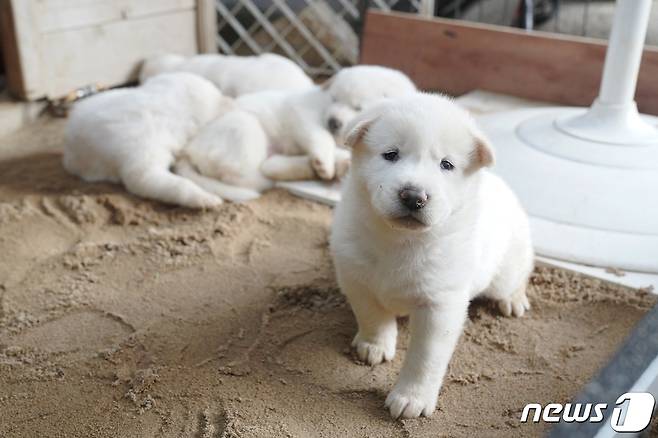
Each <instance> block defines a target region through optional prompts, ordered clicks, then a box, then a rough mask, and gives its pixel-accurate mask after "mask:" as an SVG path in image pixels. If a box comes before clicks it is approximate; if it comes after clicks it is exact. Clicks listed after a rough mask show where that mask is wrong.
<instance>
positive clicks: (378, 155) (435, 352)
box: [331, 93, 533, 418]
mask: <svg viewBox="0 0 658 438" xmlns="http://www.w3.org/2000/svg"><path fill="white" fill-rule="evenodd" d="M347 132H348V137H347V138H348V140H347V144H348V145H349V146H351V147H352V167H351V169H350V171H349V172H348V175H347V177H346V180H345V183H344V188H343V194H342V201H341V202H340V203H339V205H338V206H337V208H336V212H335V217H334V223H333V227H332V235H331V248H332V254H333V257H334V263H335V266H336V273H337V277H338V283H339V285H340V288H341V290H342V291H343V293H345V295H347V297H348V300H349V302H350V304H351V306H352V310H353V311H354V314H355V316H356V319H357V323H358V327H359V329H358V333H357V334H356V337H355V338H354V341H353V346H354V347H355V348H356V351H357V354H358V356H359V358H360V359H361V360H363V361H365V362H367V363H368V364H372V365H374V364H377V363H380V362H382V361H384V360H391V359H392V358H393V356H394V355H395V345H396V337H397V323H396V316H401V315H409V317H410V331H411V338H410V343H409V349H408V352H407V356H406V358H405V362H404V365H403V367H402V370H401V372H400V376H399V379H398V381H397V383H396V384H395V387H394V388H393V390H392V391H391V392H390V394H389V395H388V397H387V399H386V406H387V407H388V408H389V410H390V413H391V415H392V416H393V417H394V418H397V417H400V416H402V417H405V418H412V417H418V416H419V415H425V416H428V415H431V414H432V412H433V411H434V409H435V407H436V403H437V398H438V394H439V390H440V388H441V385H442V381H443V377H444V374H445V372H446V368H447V366H448V363H449V361H450V358H451V356H452V354H453V351H454V349H455V346H456V344H457V341H458V339H459V336H460V334H461V332H462V327H463V324H464V321H465V319H466V317H467V309H468V305H469V302H470V300H471V299H472V298H474V297H475V296H477V295H484V296H486V297H489V298H491V299H493V300H496V301H497V302H498V305H499V308H500V310H501V311H502V313H503V314H505V315H507V316H510V315H514V316H521V315H523V313H524V312H525V311H526V310H527V309H528V308H529V303H528V299H527V297H526V284H527V280H528V276H529V274H530V272H531V270H532V266H533V251H532V246H531V241H530V233H529V227H528V222H527V217H526V215H525V213H524V211H523V210H522V208H521V206H520V205H519V203H518V201H517V199H516V197H515V196H514V194H513V193H512V192H511V190H510V189H509V188H508V187H507V186H506V185H505V183H504V182H503V181H502V180H501V179H499V178H498V177H496V176H494V175H493V174H491V173H490V172H488V171H487V170H486V169H484V167H486V166H489V165H491V164H492V162H493V153H492V150H491V147H490V145H489V144H488V142H487V140H486V139H485V138H484V137H483V135H482V134H481V133H480V132H479V131H478V129H477V127H476V126H475V124H474V122H473V121H472V119H471V118H470V117H469V115H468V114H467V113H466V112H465V111H463V110H462V109H460V108H459V107H457V106H456V105H455V104H454V103H452V102H451V101H449V100H448V99H446V98H444V97H440V96H435V95H427V94H420V93H417V94H415V95H413V96H411V97H407V98H400V99H393V100H389V101H387V102H386V103H383V104H381V105H378V106H377V107H374V108H371V109H370V110H368V111H366V112H364V113H363V114H362V115H360V116H359V117H357V118H356V119H355V120H354V121H353V122H352V123H351V124H350V125H349V126H348V130H347Z"/></svg>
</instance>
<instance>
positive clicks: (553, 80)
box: [361, 11, 658, 114]
mask: <svg viewBox="0 0 658 438" xmlns="http://www.w3.org/2000/svg"><path fill="white" fill-rule="evenodd" d="M605 49H606V44H605V42H601V41H598V40H593V39H588V38H580V37H571V36H564V35H554V34H548V33H541V32H532V33H527V32H525V31H522V30H516V29H510V28H506V27H500V26H491V25H482V24H475V23H465V22H462V21H455V20H447V19H439V18H433V19H428V18H421V17H418V16H417V15H411V14H403V13H384V12H378V11H369V12H368V15H367V17H366V23H365V27H364V31H363V39H362V42H361V62H362V63H364V64H380V65H386V66H390V67H394V68H397V69H400V70H402V71H404V72H405V73H407V74H408V75H409V76H410V77H411V78H412V79H413V80H414V81H415V82H416V83H417V84H418V86H419V87H421V88H423V89H429V90H441V91H444V92H446V93H449V94H453V95H459V94H463V93H466V92H468V91H471V90H473V89H483V90H489V91H494V92H499V93H505V94H511V95H515V96H519V97H525V98H530V99H537V100H545V101H549V102H555V103H560V104H566V105H582V106H588V105H589V104H591V103H592V100H593V99H594V98H595V97H596V95H597V93H598V88H599V84H600V80H601V72H602V69H603V61H604V59H605ZM636 100H637V102H638V106H639V108H640V111H642V112H645V113H648V114H658V48H656V47H648V48H646V49H645V52H644V56H643V60H642V66H641V71H640V77H639V81H638V91H637V95H636Z"/></svg>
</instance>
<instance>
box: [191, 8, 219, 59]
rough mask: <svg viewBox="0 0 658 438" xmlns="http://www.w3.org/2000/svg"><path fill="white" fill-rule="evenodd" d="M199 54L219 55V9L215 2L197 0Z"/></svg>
mask: <svg viewBox="0 0 658 438" xmlns="http://www.w3.org/2000/svg"><path fill="white" fill-rule="evenodd" d="M196 11H197V33H198V37H197V39H198V45H199V53H217V50H218V47H217V35H218V31H217V9H216V8H215V0H197V6H196Z"/></svg>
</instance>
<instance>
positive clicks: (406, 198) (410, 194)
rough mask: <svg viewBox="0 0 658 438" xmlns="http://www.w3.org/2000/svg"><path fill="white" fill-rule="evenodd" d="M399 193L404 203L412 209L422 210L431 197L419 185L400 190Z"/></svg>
mask: <svg viewBox="0 0 658 438" xmlns="http://www.w3.org/2000/svg"><path fill="white" fill-rule="evenodd" d="M399 195H400V202H402V205H404V206H405V207H407V208H408V209H409V210H412V211H415V210H420V209H421V208H423V207H425V206H426V205H427V200H428V199H429V197H428V196H427V193H425V190H422V189H419V188H417V187H406V188H404V189H402V190H400V194H399Z"/></svg>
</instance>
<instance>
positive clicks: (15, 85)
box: [0, 0, 25, 97]
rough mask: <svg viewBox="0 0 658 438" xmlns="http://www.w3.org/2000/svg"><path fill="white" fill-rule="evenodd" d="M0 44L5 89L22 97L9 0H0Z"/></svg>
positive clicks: (19, 69)
mask: <svg viewBox="0 0 658 438" xmlns="http://www.w3.org/2000/svg"><path fill="white" fill-rule="evenodd" d="M0 43H2V58H3V63H4V67H5V74H6V77H7V87H8V88H9V91H10V92H11V93H12V94H14V95H16V96H18V97H23V96H24V94H25V92H24V90H25V84H24V83H23V73H22V68H21V61H20V55H19V52H18V41H16V26H15V25H14V14H13V11H12V7H11V2H10V1H9V0H0Z"/></svg>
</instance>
